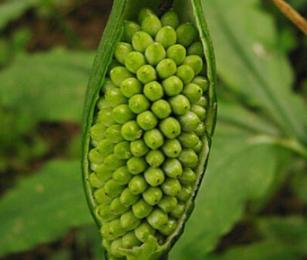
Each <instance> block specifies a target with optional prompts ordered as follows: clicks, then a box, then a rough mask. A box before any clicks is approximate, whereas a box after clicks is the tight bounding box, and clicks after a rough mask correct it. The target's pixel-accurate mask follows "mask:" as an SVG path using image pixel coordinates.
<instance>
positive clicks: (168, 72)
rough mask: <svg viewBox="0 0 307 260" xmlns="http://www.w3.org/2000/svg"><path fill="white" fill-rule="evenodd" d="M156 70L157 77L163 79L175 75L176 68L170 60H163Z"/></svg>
mask: <svg viewBox="0 0 307 260" xmlns="http://www.w3.org/2000/svg"><path fill="white" fill-rule="evenodd" d="M156 69H157V73H158V75H159V77H160V78H161V79H165V78H168V77H170V76H172V75H174V74H175V73H176V71H177V66H176V63H175V62H174V61H173V60H172V59H163V60H161V61H160V62H159V63H158V65H157V68H156Z"/></svg>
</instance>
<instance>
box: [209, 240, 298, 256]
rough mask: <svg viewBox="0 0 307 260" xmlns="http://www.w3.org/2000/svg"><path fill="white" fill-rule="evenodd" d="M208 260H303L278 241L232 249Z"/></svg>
mask: <svg viewBox="0 0 307 260" xmlns="http://www.w3.org/2000/svg"><path fill="white" fill-rule="evenodd" d="M207 259H208V260H233V259H240V260H295V259H301V258H299V256H298V254H297V253H296V252H294V251H293V250H292V249H291V248H289V247H286V246H284V245H283V244H280V243H278V242H276V241H264V242H257V243H253V244H251V245H248V246H237V247H233V248H230V249H229V250H228V251H226V253H224V254H223V255H220V256H209V257H208V258H207Z"/></svg>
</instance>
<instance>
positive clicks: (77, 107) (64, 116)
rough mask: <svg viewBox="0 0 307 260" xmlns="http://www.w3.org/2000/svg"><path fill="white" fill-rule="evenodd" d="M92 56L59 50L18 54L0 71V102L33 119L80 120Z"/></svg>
mask: <svg viewBox="0 0 307 260" xmlns="http://www.w3.org/2000/svg"><path fill="white" fill-rule="evenodd" d="M92 58H93V55H92V53H90V52H78V51H67V50H62V49H57V50H53V51H50V52H47V53H39V54H34V55H30V54H21V55H20V56H19V57H17V58H16V60H15V62H14V63H13V64H12V65H11V66H10V67H8V68H6V69H4V70H3V71H2V72H1V73H0V82H1V87H0V103H1V104H2V105H3V106H4V107H6V108H11V109H14V110H20V111H24V113H28V114H29V115H31V117H32V118H35V119H36V120H49V121H60V120H71V121H77V122H79V121H80V119H81V114H82V106H83V100H84V93H85V89H86V84H87V80H88V75H89V69H90V66H91V63H92Z"/></svg>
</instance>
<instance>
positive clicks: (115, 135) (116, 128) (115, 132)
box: [105, 125, 123, 143]
mask: <svg viewBox="0 0 307 260" xmlns="http://www.w3.org/2000/svg"><path fill="white" fill-rule="evenodd" d="M120 132H121V126H120V125H111V126H110V127H108V128H107V129H106V131H105V136H106V139H109V140H111V141H112V142H113V143H118V142H120V141H122V140H123V138H122V137H121V135H120Z"/></svg>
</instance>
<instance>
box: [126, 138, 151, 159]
mask: <svg viewBox="0 0 307 260" xmlns="http://www.w3.org/2000/svg"><path fill="white" fill-rule="evenodd" d="M148 150H149V149H148V147H147V146H146V145H145V143H144V141H143V140H136V141H133V142H131V143H130V151H131V153H132V155H133V156H135V157H142V156H144V155H145V154H146V153H147V152H148Z"/></svg>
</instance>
